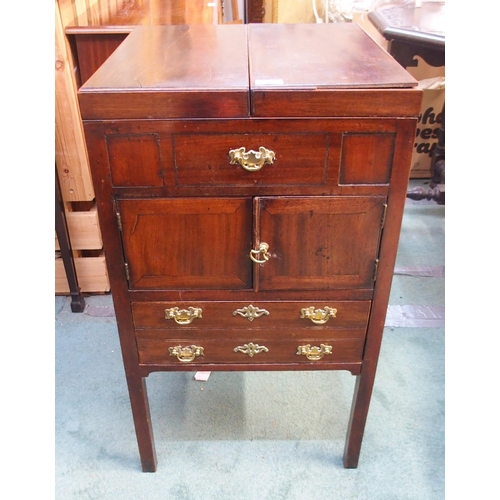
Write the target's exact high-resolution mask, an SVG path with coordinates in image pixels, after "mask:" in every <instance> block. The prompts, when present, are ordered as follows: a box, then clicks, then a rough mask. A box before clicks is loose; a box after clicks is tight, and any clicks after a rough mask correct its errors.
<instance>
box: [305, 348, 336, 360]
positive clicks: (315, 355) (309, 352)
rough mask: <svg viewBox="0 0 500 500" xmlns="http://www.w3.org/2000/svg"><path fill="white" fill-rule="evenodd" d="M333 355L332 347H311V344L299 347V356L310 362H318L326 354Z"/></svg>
mask: <svg viewBox="0 0 500 500" xmlns="http://www.w3.org/2000/svg"><path fill="white" fill-rule="evenodd" d="M331 353H332V346H331V345H326V344H320V347H317V346H313V347H311V344H307V345H299V347H297V354H300V355H302V356H305V357H306V358H307V359H309V360H310V361H318V360H319V359H321V358H322V357H323V356H324V355H325V354H331Z"/></svg>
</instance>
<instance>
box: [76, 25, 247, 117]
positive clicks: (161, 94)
mask: <svg viewBox="0 0 500 500" xmlns="http://www.w3.org/2000/svg"><path fill="white" fill-rule="evenodd" d="M79 101H80V109H81V113H82V117H83V119H107V118H110V119H113V118H232V117H242V116H248V114H249V103H248V52H247V39H246V26H243V25H220V26H214V25H203V24H198V25H190V26H187V25H172V26H138V27H136V28H135V29H134V31H133V32H132V33H131V34H130V35H129V36H128V37H127V38H126V39H125V41H124V42H123V43H122V44H121V45H120V46H119V47H118V49H116V51H115V52H114V53H113V54H111V56H110V57H109V58H108V59H107V60H106V62H105V63H104V64H103V65H102V66H101V67H100V68H99V69H98V70H97V71H96V73H95V74H94V75H93V76H92V77H90V79H89V80H87V82H86V83H85V84H84V85H82V87H81V88H80V90H79Z"/></svg>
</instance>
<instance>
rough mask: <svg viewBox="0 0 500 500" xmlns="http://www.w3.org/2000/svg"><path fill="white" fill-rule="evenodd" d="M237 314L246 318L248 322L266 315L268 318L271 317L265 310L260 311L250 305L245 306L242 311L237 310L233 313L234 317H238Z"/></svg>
mask: <svg viewBox="0 0 500 500" xmlns="http://www.w3.org/2000/svg"><path fill="white" fill-rule="evenodd" d="M237 314H239V315H240V316H243V317H244V318H247V319H248V321H253V320H254V319H255V318H260V317H261V316H262V315H264V314H265V315H266V316H269V311H266V310H265V309H259V308H258V307H255V306H253V305H252V304H250V305H249V306H245V307H243V308H242V309H236V311H234V312H233V316H236V315H237Z"/></svg>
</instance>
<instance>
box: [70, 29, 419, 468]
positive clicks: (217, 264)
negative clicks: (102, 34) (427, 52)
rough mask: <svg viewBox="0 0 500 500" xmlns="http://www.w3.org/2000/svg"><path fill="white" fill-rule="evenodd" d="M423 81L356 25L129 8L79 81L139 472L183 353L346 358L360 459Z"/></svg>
mask: <svg viewBox="0 0 500 500" xmlns="http://www.w3.org/2000/svg"><path fill="white" fill-rule="evenodd" d="M269 40H272V41H273V43H272V44H270V43H269ZM164 47H169V48H170V50H169V51H168V52H165V50H164ZM325 47H329V50H328V51H324V48H325ZM125 62H126V64H125ZM416 83H417V82H416V81H415V80H414V79H413V78H412V77H411V76H410V75H408V73H407V72H406V71H405V70H404V69H403V68H402V67H401V66H400V65H399V64H397V63H396V62H395V61H394V60H393V59H392V58H391V57H390V56H389V55H388V54H387V53H386V52H384V51H383V50H382V49H381V48H380V47H379V46H378V45H377V44H376V43H375V42H374V41H373V40H372V39H371V38H370V37H369V36H368V35H366V34H365V33H364V32H363V31H362V30H361V29H360V28H359V27H358V26H356V25H354V24H323V25H315V24H310V25H292V24H290V25H279V24H253V25H248V26H245V25H219V26H213V25H193V26H144V27H138V28H137V29H135V30H134V32H133V33H132V34H131V35H130V36H129V37H127V39H126V40H125V41H124V42H123V43H122V45H120V47H119V48H118V49H117V50H116V51H115V52H114V53H113V54H112V55H111V56H110V58H109V59H108V60H107V61H106V62H105V63H104V64H103V65H102V66H101V68H99V69H98V70H97V72H96V73H95V74H94V75H93V76H92V77H91V78H90V79H89V80H88V81H87V82H86V83H85V84H84V85H83V86H82V87H81V88H80V90H79V101H80V107H81V110H82V115H83V118H84V128H85V134H86V140H87V145H88V151H89V157H90V162H91V168H92V172H93V175H94V179H95V189H96V199H97V207H98V211H99V217H100V221H101V224H102V227H103V240H104V248H105V252H106V262H107V266H108V270H109V275H110V280H111V283H112V291H113V300H114V306H115V312H116V318H117V324H118V329H119V335H120V342H121V349H122V355H123V361H124V366H125V372H126V378H127V383H128V388H129V394H130V401H131V406H132V413H133V417H134V424H135V429H136V435H137V441H138V445H139V451H140V457H141V463H142V469H143V471H149V472H152V471H155V470H156V454H155V447H154V440H153V430H152V422H151V418H150V414H149V403H148V397H147V392H146V377H147V376H148V375H149V374H150V373H151V372H154V371H178V370H181V371H182V370H188V371H191V370H192V371H196V370H207V371H217V370H218V371H232V370H268V371H272V370H348V371H350V372H351V373H352V374H353V375H354V376H355V377H356V385H355V393H354V397H353V405H352V413H351V416H350V420H349V425H348V431H347V439H346V447H345V452H344V466H345V467H349V468H352V467H356V466H357V465H358V459H359V454H360V448H361V442H362V438H363V432H364V427H365V422H366V418H367V414H368V408H369V403H370V397H371V393H372V388H373V383H374V378H375V372H376V366H377V362H378V355H379V350H380V344H381V339H382V333H383V328H384V321H385V316H386V310H387V304H388V299H389V291H390V286H391V280H392V276H393V269H394V263H395V258H396V252H397V246H398V239H399V231H400V226H401V220H402V214H403V208H404V203H405V194H406V187H407V184H408V176H409V168H410V160H411V155H412V146H413V139H414V135H415V128H416V122H417V115H418V113H419V111H420V105H421V98H422V92H421V91H420V90H418V89H415V88H414V86H415V85H416ZM395 411H397V409H395Z"/></svg>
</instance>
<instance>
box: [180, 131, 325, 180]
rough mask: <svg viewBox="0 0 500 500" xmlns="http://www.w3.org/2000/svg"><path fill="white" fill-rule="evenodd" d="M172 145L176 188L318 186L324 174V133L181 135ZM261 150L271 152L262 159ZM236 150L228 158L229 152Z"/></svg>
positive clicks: (262, 153)
mask: <svg viewBox="0 0 500 500" xmlns="http://www.w3.org/2000/svg"><path fill="white" fill-rule="evenodd" d="M174 143H175V147H174V154H175V168H176V178H177V185H178V186H220V185H224V186H237V187H241V186H284V185H289V186H291V185H301V186H304V185H322V184H323V183H324V180H325V176H326V172H327V159H328V134H327V133H316V134H314V133H296V134H290V133H288V134H284V133H282V132H279V131H277V132H276V133H273V134H186V135H176V136H175V138H174ZM261 147H262V148H265V149H266V150H267V151H270V152H272V154H271V153H269V155H268V159H267V160H265V161H264V158H265V154H264V152H263V151H262V152H260V151H259V148H261ZM236 150H240V151H239V152H238V153H236V158H235V159H233V160H232V159H231V157H230V153H229V152H230V151H236ZM250 151H254V152H257V153H259V155H261V158H262V159H261V160H260V162H259V161H256V160H255V158H252V154H251V153H250V154H249V152H250ZM245 155H246V156H249V158H250V162H251V165H247V164H246V163H245V161H244V159H243V158H244V157H245ZM238 156H240V159H238ZM261 162H263V163H262V164H261ZM243 164H245V166H243ZM245 167H246V168H245Z"/></svg>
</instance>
